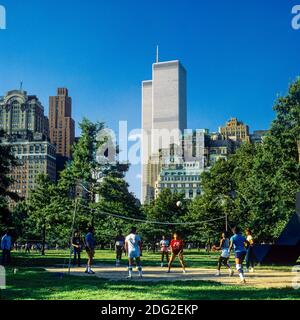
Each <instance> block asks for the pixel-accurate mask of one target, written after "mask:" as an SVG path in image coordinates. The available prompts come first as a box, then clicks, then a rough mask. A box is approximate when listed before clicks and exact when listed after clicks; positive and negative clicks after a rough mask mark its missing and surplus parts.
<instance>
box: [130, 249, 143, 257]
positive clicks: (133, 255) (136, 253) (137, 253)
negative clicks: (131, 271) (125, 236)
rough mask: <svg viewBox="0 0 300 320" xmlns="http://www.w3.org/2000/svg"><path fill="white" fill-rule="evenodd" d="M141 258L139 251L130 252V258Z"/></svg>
mask: <svg viewBox="0 0 300 320" xmlns="http://www.w3.org/2000/svg"><path fill="white" fill-rule="evenodd" d="M140 256H141V254H140V251H139V250H133V251H129V252H128V258H139V257H140Z"/></svg>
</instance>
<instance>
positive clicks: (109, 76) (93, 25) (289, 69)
mask: <svg viewBox="0 0 300 320" xmlns="http://www.w3.org/2000/svg"><path fill="white" fill-rule="evenodd" d="M295 4H300V0H296V1H284V0H265V1H261V0H252V1H247V2H245V1H239V0H226V1H224V0H217V1H212V0H184V1H183V0H164V1H162V0H160V1H158V0H151V1H144V0H109V1H107V0H105V1H104V0H98V1H96V0H86V1H76V0H51V1H50V0H47V1H46V0H0V5H4V6H5V7H6V11H7V30H0V95H3V94H4V93H5V92H6V91H8V90H11V89H14V88H18V87H19V83H20V81H21V80H22V81H23V83H24V84H23V87H24V89H25V90H27V91H28V92H29V93H30V94H36V95H38V97H39V98H40V100H41V101H42V102H43V104H44V106H45V110H46V114H47V113H48V96H49V95H54V94H55V93H56V88H57V87H61V86H65V87H67V88H69V92H70V95H71V96H72V98H73V115H74V118H75V120H76V122H77V124H78V121H80V120H81V119H82V117H83V116H86V117H88V118H89V119H91V120H93V121H96V120H100V121H105V122H106V123H107V125H108V126H110V127H112V128H113V129H117V127H118V121H119V120H127V121H128V126H129V129H132V128H139V127H140V119H141V89H140V84H141V81H142V80H145V79H150V78H151V64H152V63H153V62H154V60H155V47H156V44H159V46H160V60H173V59H180V60H181V62H182V63H183V65H184V66H185V67H186V69H187V73H188V127H189V128H208V129H210V130H212V131H214V130H217V128H218V126H220V125H221V124H223V123H225V121H226V120H228V118H229V117H231V116H236V117H238V118H240V119H241V120H243V121H244V122H246V123H247V124H249V126H250V129H251V130H252V131H253V130H255V129H266V128H268V127H269V124H270V122H271V120H272V119H273V117H274V113H273V111H272V105H273V102H274V99H275V98H276V95H277V94H278V93H281V94H284V93H285V92H286V89H287V86H288V84H289V83H290V82H291V81H292V80H294V79H295V78H296V76H298V75H299V74H300V59H299V56H300V30H298V31H297V30H294V29H292V27H291V20H292V14H291V10H292V7H293V5H295ZM77 133H78V130H77ZM138 173H139V167H138V166H133V167H132V168H131V170H130V172H129V174H128V181H129V183H130V185H131V190H132V191H134V192H135V193H136V194H137V195H138V196H139V193H140V187H139V182H140V181H139V179H137V178H136V176H137V174H138Z"/></svg>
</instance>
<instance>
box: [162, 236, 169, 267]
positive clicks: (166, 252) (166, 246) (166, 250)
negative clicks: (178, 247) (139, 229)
mask: <svg viewBox="0 0 300 320" xmlns="http://www.w3.org/2000/svg"><path fill="white" fill-rule="evenodd" d="M159 245H160V251H161V267H163V266H164V257H165V256H166V259H167V264H168V263H169V247H170V242H169V240H166V237H165V236H162V240H161V241H160V243H159Z"/></svg>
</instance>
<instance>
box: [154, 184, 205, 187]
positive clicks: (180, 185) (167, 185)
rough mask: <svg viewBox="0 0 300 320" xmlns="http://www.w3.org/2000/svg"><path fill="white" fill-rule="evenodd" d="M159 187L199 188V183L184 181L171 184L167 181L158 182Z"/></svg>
mask: <svg viewBox="0 0 300 320" xmlns="http://www.w3.org/2000/svg"><path fill="white" fill-rule="evenodd" d="M158 187H159V188H200V187H201V185H200V184H199V183H194V184H193V183H185V184H181V183H178V184H177V183H171V184H167V183H159V184H158Z"/></svg>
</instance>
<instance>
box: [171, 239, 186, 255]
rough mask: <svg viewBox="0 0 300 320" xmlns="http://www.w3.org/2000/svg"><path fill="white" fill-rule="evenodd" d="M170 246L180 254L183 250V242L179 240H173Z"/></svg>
mask: <svg viewBox="0 0 300 320" xmlns="http://www.w3.org/2000/svg"><path fill="white" fill-rule="evenodd" d="M170 246H171V248H172V250H173V251H174V252H179V251H181V250H182V249H183V241H182V240H178V239H177V240H175V239H173V240H171V244H170Z"/></svg>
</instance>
